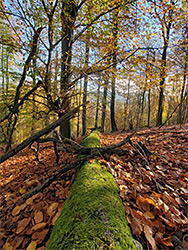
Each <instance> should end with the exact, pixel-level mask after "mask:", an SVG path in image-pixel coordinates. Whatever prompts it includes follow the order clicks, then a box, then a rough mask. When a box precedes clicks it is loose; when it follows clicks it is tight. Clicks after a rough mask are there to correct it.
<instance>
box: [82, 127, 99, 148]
mask: <svg viewBox="0 0 188 250" xmlns="http://www.w3.org/2000/svg"><path fill="white" fill-rule="evenodd" d="M80 144H81V145H82V146H84V147H88V148H92V147H101V143H100V133H99V131H97V130H94V131H93V132H92V133H91V134H89V135H87V136H86V137H84V139H83V140H82V142H81V143H80Z"/></svg>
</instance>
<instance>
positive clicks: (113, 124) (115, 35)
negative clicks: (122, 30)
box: [110, 10, 118, 131]
mask: <svg viewBox="0 0 188 250" xmlns="http://www.w3.org/2000/svg"><path fill="white" fill-rule="evenodd" d="M117 18H118V10H115V11H114V13H113V17H112V19H113V20H112V22H113V29H112V33H113V39H114V40H113V55H112V64H113V73H112V82H111V84H112V88H111V103H110V118H111V128H112V131H116V130H117V125H116V121H115V94H116V92H115V91H116V90H115V83H116V71H117V39H118V21H117Z"/></svg>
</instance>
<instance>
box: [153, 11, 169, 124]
mask: <svg viewBox="0 0 188 250" xmlns="http://www.w3.org/2000/svg"><path fill="white" fill-rule="evenodd" d="M172 13H173V9H170V10H169V14H168V19H169V22H168V23H165V24H164V26H165V31H164V30H163V31H162V33H163V40H164V46H163V53H162V60H161V72H160V86H159V88H160V89H159V103H158V113H157V123H156V125H157V126H160V125H162V120H163V102H164V87H165V78H166V57H167V48H168V43H169V37H170V29H171V26H172V20H173V18H172Z"/></svg>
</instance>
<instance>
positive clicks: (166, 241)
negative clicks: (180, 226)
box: [160, 237, 174, 247]
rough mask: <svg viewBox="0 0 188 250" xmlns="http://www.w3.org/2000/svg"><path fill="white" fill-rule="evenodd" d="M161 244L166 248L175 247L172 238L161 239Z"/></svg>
mask: <svg viewBox="0 0 188 250" xmlns="http://www.w3.org/2000/svg"><path fill="white" fill-rule="evenodd" d="M160 243H161V244H162V245H164V246H166V247H173V246H174V245H173V244H172V242H171V237H167V238H163V239H160Z"/></svg>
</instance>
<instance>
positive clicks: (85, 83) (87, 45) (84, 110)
mask: <svg viewBox="0 0 188 250" xmlns="http://www.w3.org/2000/svg"><path fill="white" fill-rule="evenodd" d="M89 43H90V35H89V32H87V35H86V50H85V67H86V68H87V67H88V64H89ZM87 85H88V75H86V76H85V77H84V93H83V103H86V101H87ZM86 116H87V114H86V104H84V105H83V112H82V135H86V130H87V126H86V118H87V117H86Z"/></svg>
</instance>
